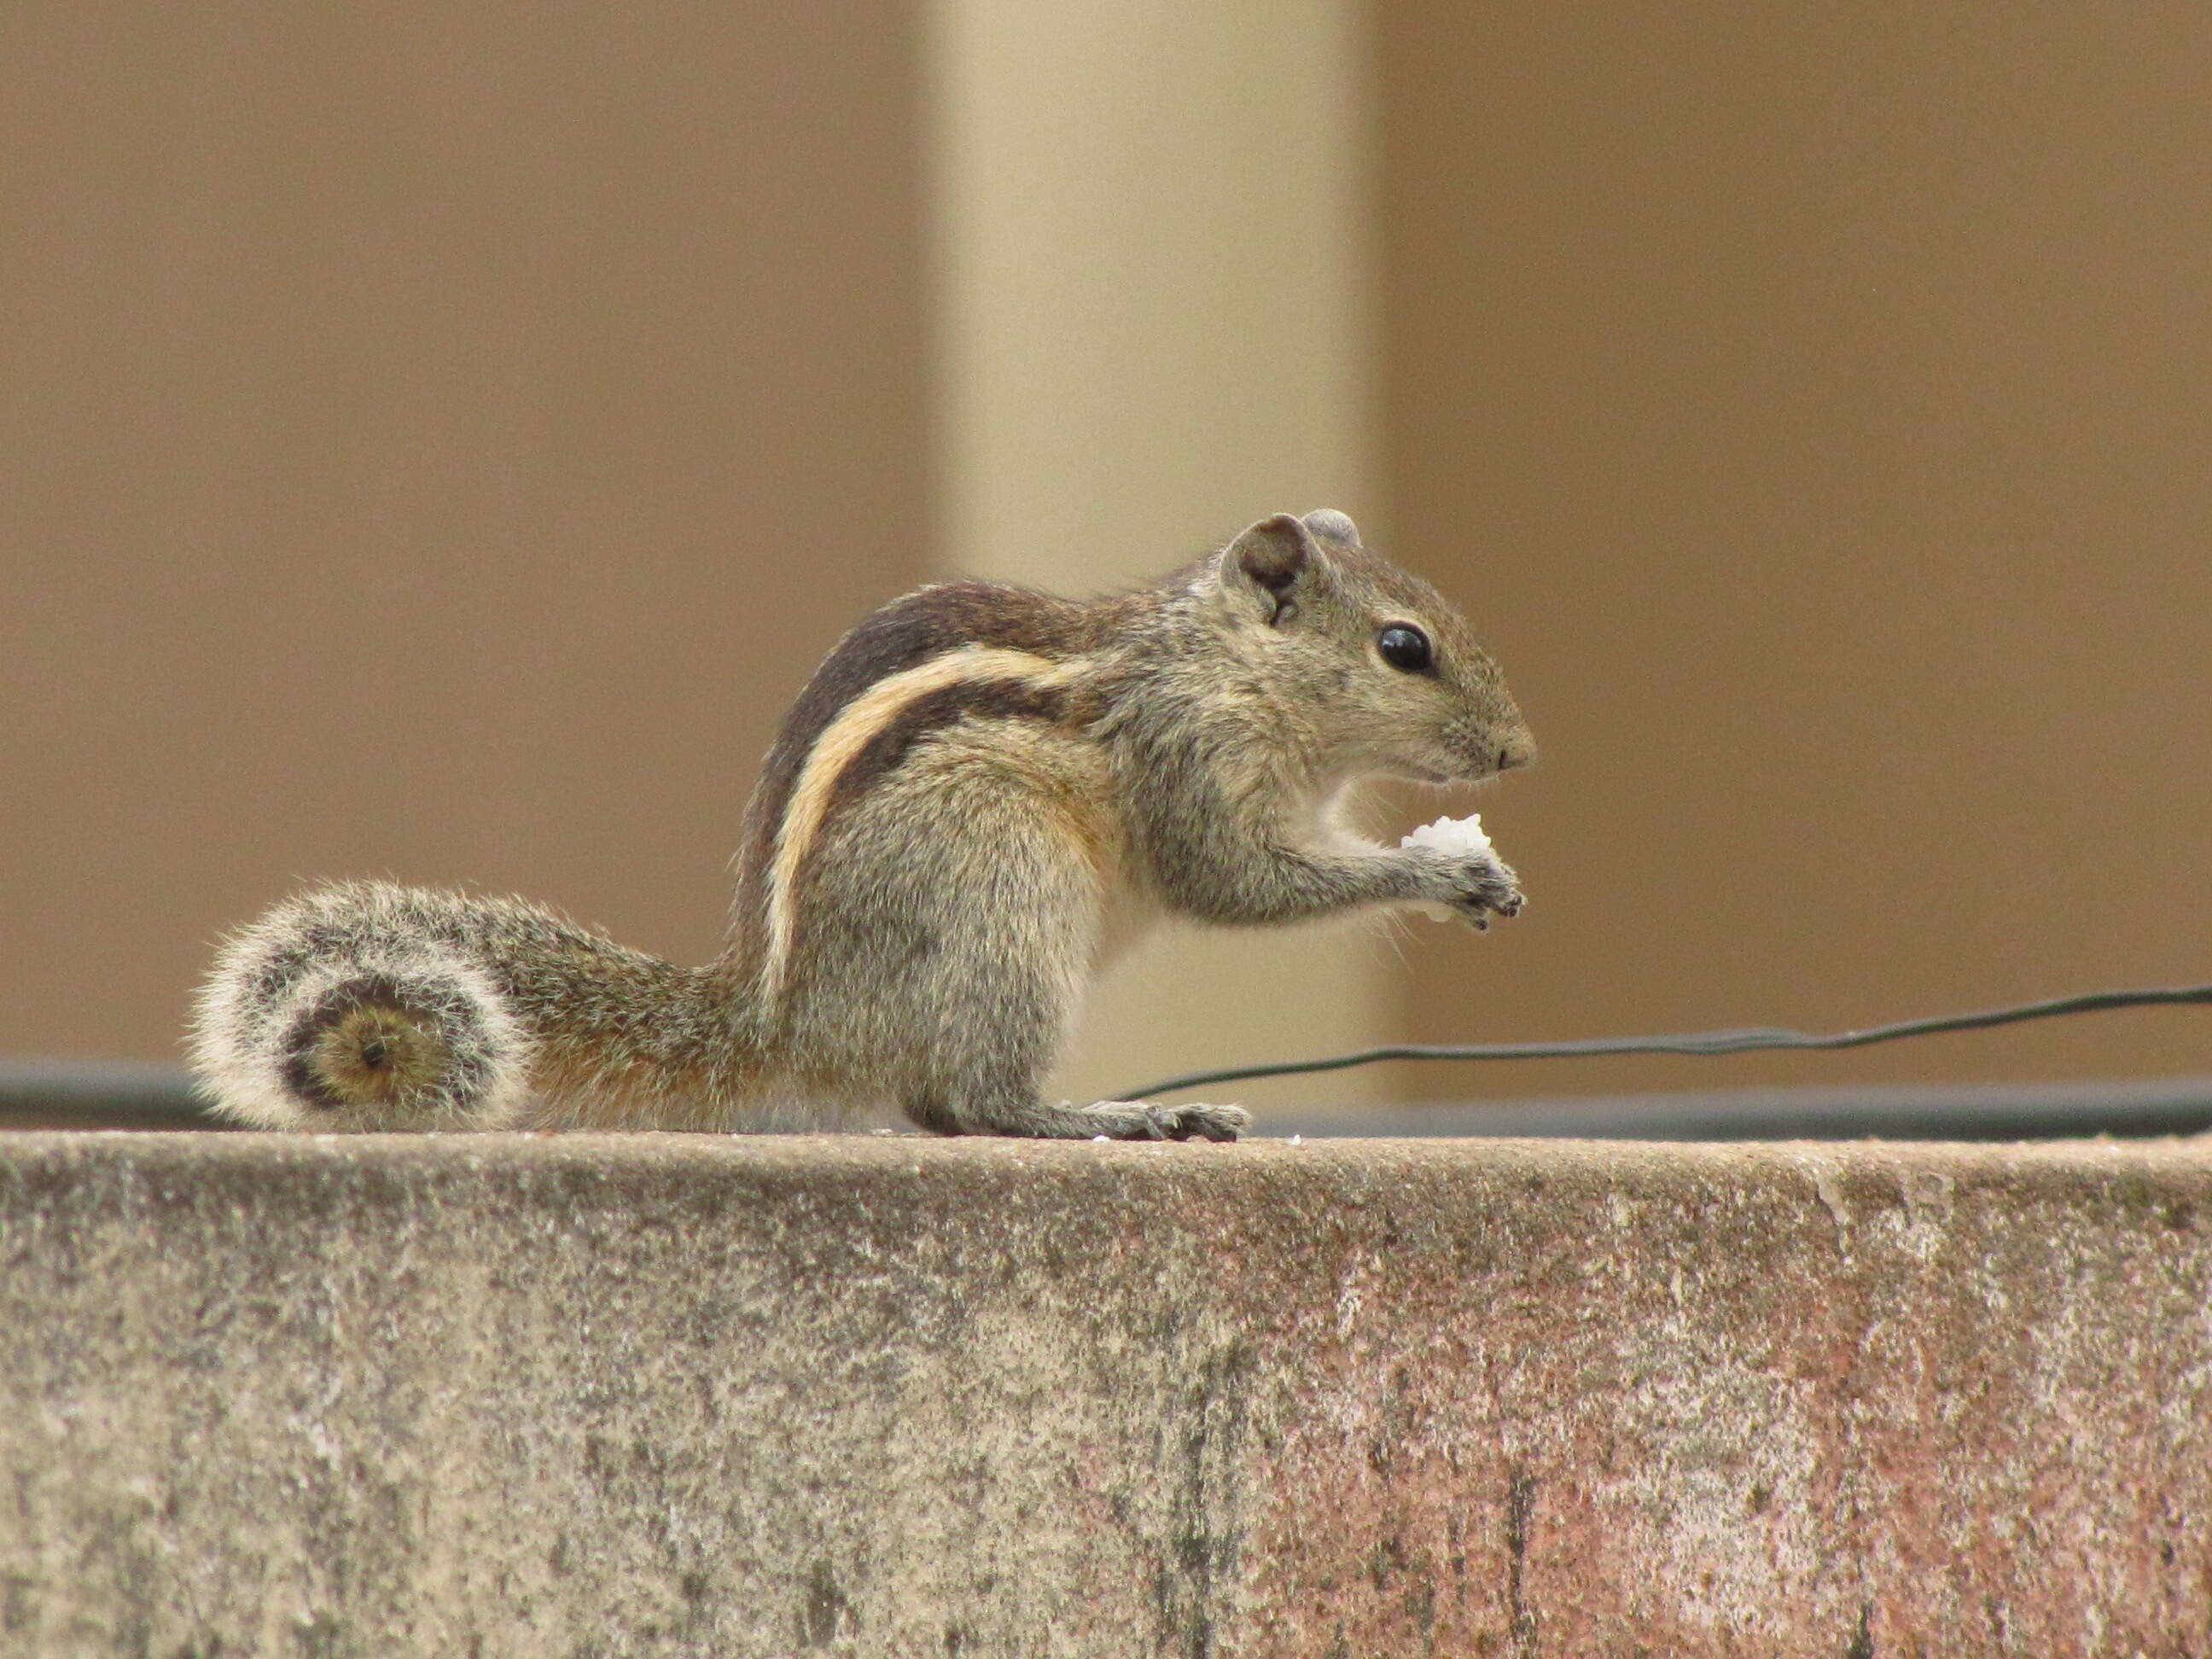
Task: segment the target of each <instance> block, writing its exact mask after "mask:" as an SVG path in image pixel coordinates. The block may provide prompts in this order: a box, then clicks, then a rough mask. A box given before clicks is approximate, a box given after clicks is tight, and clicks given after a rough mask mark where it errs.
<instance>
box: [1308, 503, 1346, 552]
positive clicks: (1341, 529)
mask: <svg viewBox="0 0 2212 1659" xmlns="http://www.w3.org/2000/svg"><path fill="white" fill-rule="evenodd" d="M1305 526H1306V528H1307V529H1308V530H1310V531H1311V532H1313V533H1314V535H1315V536H1316V538H1319V539H1320V540H1322V541H1325V542H1335V543H1337V544H1339V545H1340V546H1344V547H1357V546H1358V545H1359V526H1358V525H1356V524H1354V523H1352V520H1349V519H1347V518H1346V517H1345V516H1344V514H1343V513H1340V512H1338V511H1337V510H1336V509H1335V508H1334V507H1316V509H1315V510H1314V511H1312V512H1311V513H1307V514H1306V517H1305Z"/></svg>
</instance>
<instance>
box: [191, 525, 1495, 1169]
mask: <svg viewBox="0 0 2212 1659" xmlns="http://www.w3.org/2000/svg"><path fill="white" fill-rule="evenodd" d="M1534 753H1535V750H1534V744H1533V742H1532V741H1531V739H1530V737H1529V734H1528V726H1527V724H1526V722H1525V721H1524V720H1522V716H1521V713H1520V710H1519V708H1517V707H1516V705H1515V703H1514V701H1513V698H1512V696H1511V695H1510V693H1509V692H1508V691H1507V690H1506V687H1505V683H1504V678H1503V676H1502V674H1501V673H1500V671H1499V670H1498V665H1497V664H1496V663H1495V662H1494V661H1492V659H1491V658H1490V656H1489V655H1488V654H1487V653H1485V652H1484V651H1483V649H1482V648H1481V647H1480V646H1478V645H1477V644H1476V643H1475V641H1474V637H1473V635H1471V634H1470V632H1469V631H1468V625H1467V623H1465V622H1464V621H1463V620H1462V617H1461V616H1460V615H1459V613H1458V612H1457V611H1455V610H1454V609H1453V608H1452V606H1451V605H1449V604H1448V603H1447V602H1446V601H1445V600H1444V599H1443V597H1442V596H1441V595H1439V594H1438V593H1437V591H1436V590H1435V589H1434V588H1433V587H1431V586H1429V584H1428V583H1426V582H1425V581H1423V580H1421V579H1420V578H1419V577H1417V576H1414V575H1412V574H1408V573H1407V572H1406V571H1404V570H1401V569H1400V568H1397V567H1396V566H1395V565H1393V564H1390V563H1389V562H1386V561H1385V560H1383V559H1382V558H1380V557H1378V556H1376V555H1375V554H1373V553H1370V552H1369V551H1368V550H1366V549H1365V548H1364V546H1363V545H1362V544H1361V543H1360V539H1359V532H1358V530H1357V529H1356V528H1355V527H1354V526H1353V525H1352V520H1350V519H1348V518H1346V516H1345V515H1344V514H1342V513H1336V512H1332V511H1327V510H1323V511H1319V512H1314V513H1307V514H1306V515H1305V516H1304V518H1297V517H1293V516H1292V515H1291V514H1289V513H1278V514H1276V515H1274V516H1273V517H1271V518H1267V519H1262V520H1260V521H1259V522H1258V523H1256V524H1254V525H1252V526H1250V527H1249V528H1248V529H1247V530H1245V531H1244V532H1243V533H1242V534H1240V535H1239V536H1237V538H1235V539H1234V540H1233V541H1231V543H1230V544H1228V545H1227V546H1226V547H1225V548H1223V549H1221V550H1218V552H1216V553H1213V554H1212V555H1210V556H1206V557H1204V558H1202V559H1200V560H1199V561H1198V562H1195V563H1194V564H1192V565H1189V566H1188V567H1186V568H1183V569H1182V570H1180V571H1177V572H1176V573H1175V574H1171V575H1170V576H1167V577H1165V578H1164V579H1162V580H1159V581H1158V582H1155V583H1153V584H1152V585H1150V586H1143V587H1139V588H1137V589H1135V590H1133V591H1130V592H1121V593H1118V594H1114V595H1110V596H1109V597H1106V598H1102V599H1094V600H1091V601H1088V602H1080V601H1075V600H1069V599H1059V598H1055V597H1054V596H1052V595H1049V594H1045V593H1042V592H1034V591H1030V590H1028V589H1024V588H1020V587H1013V586H1000V585H997V584H994V583H987V582H981V581H955V582H951V583H945V584H941V585H938V586H928V587H924V588H921V590H919V591H918V592H913V593H909V594H908V595H907V596H906V597H904V598H903V599H896V600H894V601H893V602H892V603H891V604H890V605H885V606H884V608H882V609H881V610H879V611H876V612H874V613H873V614H872V615H871V616H869V617H867V618H866V619H865V620H864V621H862V622H861V623H860V625H859V626H857V627H856V628H854V629H853V630H852V631H851V632H850V633H848V635H846V636H845V637H844V639H843V640H842V641H840V642H839V643H838V645H837V646H836V648H835V649H833V650H832V651H831V652H830V653H829V656H828V658H827V659H824V660H823V664H822V665H821V666H820V668H818V669H817V671H815V674H814V677H813V678H812V679H811V680H810V681H809V682H808V683H807V685H806V687H805V690H803V691H802V692H801V693H800V694H799V700H798V702H796V703H795V704H793V707H792V708H791V710H790V712H789V713H788V714H787V715H786V716H785V718H784V720H783V723H782V726H781V730H780V732H779V733H778V735H777V737H776V738H775V744H774V746H773V747H772V748H771V749H770V750H769V754H768V757H767V760H766V762H765V763H763V769H762V771H761V775H760V778H759V781H758V783H757V786H756V787H755V789H754V792H753V794H752V798H751V801H750V805H749V807H748V809H747V811H746V817H745V822H744V845H743V848H742V849H741V851H740V853H739V854H738V860H737V867H738V882H737V892H736V896H735V900H734V902H733V904H732V913H731V921H730V927H729V935H728V938H729V943H728V946H727V948H726V950H725V951H724V952H723V953H722V955H721V956H720V957H718V958H717V959H716V960H715V961H714V962H712V963H708V965H706V966H704V967H699V968H686V967H680V966H678V965H676V964H674V963H668V962H664V961H662V960H660V959H659V958H658V957H652V956H648V955H646V954H644V953H642V952H640V951H632V950H629V949H627V948H625V947H624V946H623V945H617V944H615V943H613V942H612V941H611V940H610V939H605V938H604V937H603V936H601V935H600V934H599V933H594V932H592V931H590V930H589V929H586V928H585V927H580V926H579V925H577V924H576V923H574V922H572V921H569V920H568V919H567V918H566V917H565V916H562V915H559V914H557V913H556V912H554V911H552V910H550V909H547V908H543V907H541V906H538V905H536V904H532V903H529V902H525V901H522V900H520V899H513V898H496V897H484V896H475V895H471V894H466V893H459V892H448V891H437V890H424V889H417V888H405V887H400V886H396V885H393V884H389V883H384V882H345V883H338V884H330V885H325V886H321V887H317V888H313V889H311V890H307V891H306V892H304V893H301V894H300V895H298V896H295V897H293V898H291V899H289V900H287V901H285V902H282V903H280V904H278V905H277V906H276V908H273V909H272V910H270V912H269V913H268V914H266V915H264V916H263V917H262V918H261V919H260V920H259V921H257V922H255V923H253V924H252V926H251V927H247V928H246V929H245V930H243V931H242V932H240V933H237V934H235V935H234V936H232V937H230V938H229V939H227V940H226V941H225V943H224V945H223V946H222V950H221V951H220V953H219V956H218V959H217V961H216V966H215V969H214V971H213V973H212V974H211V975H210V978H209V980H208V981H207V983H206V984H205V986H204V987H203V989H202V990H201V992H200V994H199V997H198V1000H197V1006H196V1011H195V1019H194V1024H193V1030H192V1034H191V1050H192V1060H193V1063H194V1066H195V1069H196V1070H197V1073H198V1076H199V1079H200V1087H201V1091H202V1093H203V1094H204V1096H205V1097H206V1098H207V1099H208V1100H209V1102H210V1103H211V1104H212V1105H213V1107H214V1108H215V1109H216V1110H217V1111H218V1112H220V1113H222V1114H223V1115H226V1116H228V1117H230V1118H233V1119H234V1120H237V1121H241V1122H244V1123H246V1124H249V1125H252V1126H255V1127H264V1128H273V1129H319V1130H334V1129H337V1130H409V1129H411V1130H453V1129H501V1128H533V1129H555V1128H651V1129H694V1130H722V1131H727V1130H732V1129H742V1128H761V1127H781V1126H784V1125H798V1124H805V1123H808V1122H812V1121H821V1120H822V1118H823V1116H824V1115H825V1114H826V1115H831V1116H834V1113H835V1109H836V1107H838V1106H840V1105H843V1104H850V1103H860V1102H876V1103H889V1104H895V1105H896V1106H897V1107H899V1108H901V1109H902V1110H903V1111H904V1112H905V1114H906V1115H907V1116H908V1118H910V1119H911V1120H912V1121H914V1122H915V1123H916V1124H918V1125H920V1126H921V1127H922V1128H924V1129H926V1130H930V1131H934V1132H936V1133H943V1134H994V1135H1019V1136H1032V1137H1047V1138H1062V1139H1065V1138H1077V1137H1082V1138H1092V1139H1095V1138H1097V1137H1101V1136H1103V1137H1105V1138H1108V1139H1190V1138H1191V1137H1193V1136H1203V1137H1205V1138H1206V1139H1212V1140H1233V1139H1236V1138H1237V1135H1238V1133H1240V1132H1241V1131H1242V1130H1243V1129H1244V1128H1246V1127H1249V1122H1250V1118H1249V1114H1247V1113H1246V1112H1245V1111H1244V1110H1243V1109H1241V1108H1239V1107H1236V1106H1223V1105H1180V1106H1177V1105H1153V1104H1148V1103H1143V1102H1133V1101H1102V1102H1098V1103H1095V1104H1091V1105H1070V1104H1064V1103H1063V1104H1053V1103H1047V1102H1045V1101H1044V1100H1043V1099H1042V1097H1041V1096H1040V1094H1039V1088H1040V1085H1041V1083H1042V1079H1043V1077H1044V1075H1045V1073H1047V1071H1048V1069H1049V1067H1050V1066H1051V1064H1052V1062H1053V1060H1054V1057H1055V1054H1056V1053H1057V1051H1058V1049H1059V1048H1060V1043H1061V1041H1062V1038H1063V1036H1064V1035H1065V1033H1066V1030H1067V1029H1068V1026H1069V1024H1070V1023H1071V1020H1072V1018H1073V1014H1074V1011H1075V1008H1076V1006H1077V1003H1078V1002H1079V999H1080V997H1081V994H1082V992H1083V989H1084V987H1085V981H1087V979H1088V978H1089V976H1090V975H1091V972H1092V971H1093V970H1094V969H1096V968H1097V966H1098V965H1100V959H1101V958H1102V957H1103V956H1104V954H1105V953H1106V951H1107V948H1108V947H1107V945H1106V943H1105V939H1106V935H1107V933H1109V931H1117V932H1121V933H1124V934H1125V935H1133V933H1135V932H1137V931H1139V929H1140V927H1141V924H1142V923H1143V921H1146V920H1147V919H1156V918H1158V917H1159V916H1160V915H1163V914H1167V915H1177V916H1181V917H1185V918H1189V919H1193V920H1195V921H1201V922H1209V923H1215V924H1225V925H1231V926H1253V925H1262V926H1264V925H1273V924H1279V923H1284V922H1293V921H1301V920H1304V919H1306V918H1310V917H1316V916H1322V915H1334V914H1337V913H1340V912H1345V911H1350V910H1354V909H1358V908H1370V907H1376V906H1385V905H1391V904H1409V903H1428V904H1437V903H1441V904H1443V905H1446V906H1449V907H1451V908H1453V909H1454V910H1455V911H1456V912H1457V913H1458V914H1459V915H1462V916H1463V917H1464V918H1466V919H1467V920H1468V921H1472V922H1474V924H1475V925H1476V926H1478V927H1480V926H1484V925H1486V921H1487V918H1488V916H1489V915H1491V914H1493V913H1494V914H1496V915H1504V916H1510V915H1515V914H1516V913H1517V912H1518V911H1519V910H1520V908H1521V906H1522V894H1521V889H1520V886H1519V884H1518V882H1517V880H1516V878H1515V876H1514V873H1513V872H1512V871H1511V870H1510V869H1509V868H1508V867H1507V866H1505V865H1504V864H1503V863H1500V862H1498V860H1496V859H1495V858H1494V857H1492V856H1490V855H1489V854H1479V855H1478V854H1473V853H1457V854H1455V853H1451V852H1448V851H1443V850H1439V849H1437V848H1424V847H1405V848H1383V847H1380V846H1377V845H1376V844H1374V843H1372V842H1368V841H1364V840H1363V839H1360V838H1359V837H1358V836H1355V835H1353V834H1352V832H1351V830H1349V829H1347V828H1346V827H1345V826H1344V825H1343V823H1341V822H1340V815H1339V805H1340V800H1341V799H1342V797H1343V796H1344V794H1345V793H1346V788H1347V787H1348V786H1349V785H1350V784H1351V783H1352V781H1355V780H1356V779H1358V778H1359V777H1361V776H1364V775H1377V774H1387V775H1395V776H1398V777H1401V778H1407V779H1413V780H1416V781H1421V782H1425V783H1431V784H1449V783H1464V782H1471V781H1480V780H1481V779H1485V778H1488V777H1490V776H1492V775H1495V774H1498V773H1500V772H1503V771H1505V770H1507V769H1510V768H1514V767H1518V766H1522V765H1525V764H1527V763H1528V762H1529V761H1531V760H1532V759H1534ZM1109 915H1114V916H1115V917H1116V918H1124V919H1126V918H1134V919H1135V922H1134V925H1133V926H1131V927H1126V928H1121V929H1115V930H1109V929H1108V928H1107V927H1105V926H1104V923H1105V920H1106V918H1107V917H1108V916H1109ZM1123 942H1126V939H1124V941H1123Z"/></svg>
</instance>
